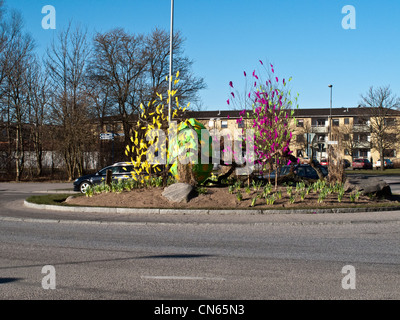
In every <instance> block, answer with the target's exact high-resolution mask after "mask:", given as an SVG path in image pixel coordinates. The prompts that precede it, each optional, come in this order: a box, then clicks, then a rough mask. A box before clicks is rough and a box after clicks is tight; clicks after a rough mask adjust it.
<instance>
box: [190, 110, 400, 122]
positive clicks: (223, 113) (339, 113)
mask: <svg viewBox="0 0 400 320" xmlns="http://www.w3.org/2000/svg"><path fill="white" fill-rule="evenodd" d="M370 110H371V109H370V108H365V107H349V108H344V107H342V108H332V117H357V116H365V115H366V114H368V113H370ZM239 113H240V110H213V111H188V112H187V113H186V116H187V117H189V118H196V119H200V120H201V119H216V118H221V119H226V118H228V116H229V118H240V115H239ZM330 113H331V109H330V108H308V109H306V108H299V109H294V116H295V117H297V118H299V117H304V118H306V117H311V118H314V117H329V116H330ZM387 115H393V116H400V110H392V109H390V110H388V113H387Z"/></svg>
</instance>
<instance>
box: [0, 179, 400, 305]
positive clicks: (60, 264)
mask: <svg viewBox="0 0 400 320" xmlns="http://www.w3.org/2000/svg"><path fill="white" fill-rule="evenodd" d="M65 188H68V185H62V184H60V185H58V184H51V185H48V184H0V207H1V214H0V270H1V272H0V299H23V300H25V299H43V300H48V299H49V300H53V299H68V300H75V299H96V300H103V299H107V300H111V299H132V300H143V299H146V300H154V299H162V300H164V299H181V300H188V299H190V300H192V299H233V300H235V299H255V300H258V299H261V300H275V299H313V300H314V299H385V300H386V299H399V298H400V291H399V290H398V288H399V285H400V212H381V213H357V214H323V215H265V216H255V215H254V216H236V215H232V216H230V215H224V216H217V217H210V216H190V215H187V216H183V217H182V216H176V215H175V216H174V215H171V216H163V217H161V216H159V217H154V216H140V215H129V216H127V215H119V216H118V217H115V216H113V217H109V216H107V215H105V214H102V215H99V214H96V213H93V214H85V216H82V215H79V214H73V215H70V214H67V213H57V212H51V211H46V212H45V211H38V210H34V209H28V208H26V207H24V206H23V204H22V201H23V199H24V198H26V197H27V196H28V195H29V194H32V193H37V194H40V191H47V190H55V189H58V190H59V189H65ZM43 218H46V219H47V220H41V219H43ZM50 219H51V220H50ZM54 219H58V222H54ZM47 265H50V266H53V267H54V271H55V278H54V279H53V280H54V281H52V280H51V281H50V280H49V281H50V282H46V281H47V280H48V278H47V276H51V274H50V273H49V274H47V273H42V268H43V267H44V266H47ZM349 265H350V266H352V267H353V268H354V269H353V270H354V274H352V275H354V277H353V278H352V279H351V280H349V281H350V282H348V283H351V284H355V289H344V288H343V286H342V285H343V281H344V280H346V279H347V280H348V278H347V277H348V276H349V275H350V274H347V273H343V272H342V269H343V267H345V266H349ZM45 280H46V281H45ZM347 280H346V281H347ZM46 283H47V284H49V283H52V284H54V285H55V289H44V288H43V286H45V287H46ZM346 283H347V282H346Z"/></svg>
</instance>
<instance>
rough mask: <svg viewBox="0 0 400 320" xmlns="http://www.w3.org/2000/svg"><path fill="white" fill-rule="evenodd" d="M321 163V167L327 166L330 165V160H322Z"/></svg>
mask: <svg viewBox="0 0 400 320" xmlns="http://www.w3.org/2000/svg"><path fill="white" fill-rule="evenodd" d="M319 163H320V164H321V166H327V165H328V164H329V162H328V159H321V161H320V162H319Z"/></svg>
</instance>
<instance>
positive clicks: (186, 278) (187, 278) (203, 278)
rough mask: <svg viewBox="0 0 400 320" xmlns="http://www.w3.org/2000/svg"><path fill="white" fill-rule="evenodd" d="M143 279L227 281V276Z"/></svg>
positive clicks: (150, 277) (147, 277) (153, 277)
mask: <svg viewBox="0 0 400 320" xmlns="http://www.w3.org/2000/svg"><path fill="white" fill-rule="evenodd" d="M141 278H142V279H155V280H211V281H225V280H226V279H225V278H219V277H187V276H141Z"/></svg>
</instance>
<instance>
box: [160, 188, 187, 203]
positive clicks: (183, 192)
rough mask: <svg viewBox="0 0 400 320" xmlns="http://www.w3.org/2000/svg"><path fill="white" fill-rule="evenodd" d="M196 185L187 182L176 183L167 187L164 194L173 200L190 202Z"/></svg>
mask: <svg viewBox="0 0 400 320" xmlns="http://www.w3.org/2000/svg"><path fill="white" fill-rule="evenodd" d="M193 191H194V187H193V186H192V185H190V184H187V183H174V184H172V185H170V186H169V187H166V188H165V189H164V191H163V193H162V196H163V197H165V198H167V199H168V200H169V201H172V202H182V201H183V202H189V200H190V199H191V198H192V197H193Z"/></svg>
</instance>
